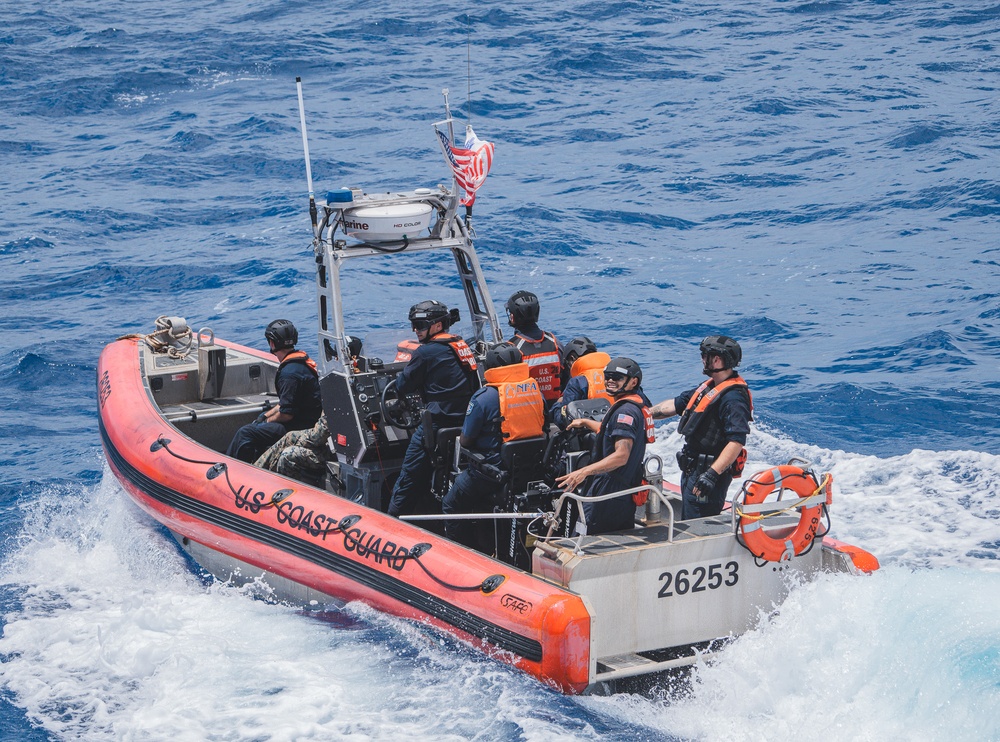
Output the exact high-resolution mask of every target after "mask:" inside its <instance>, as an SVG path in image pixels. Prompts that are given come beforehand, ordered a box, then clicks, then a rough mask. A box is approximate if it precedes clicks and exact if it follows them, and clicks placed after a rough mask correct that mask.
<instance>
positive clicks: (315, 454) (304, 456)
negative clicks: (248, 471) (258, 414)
mask: <svg viewBox="0 0 1000 742" xmlns="http://www.w3.org/2000/svg"><path fill="white" fill-rule="evenodd" d="M329 438H330V429H329V428H328V427H327V424H326V415H320V418H319V420H317V421H316V424H315V425H314V426H313V427H311V428H310V429H308V430H293V431H291V432H289V433H285V435H284V436H282V438H281V440H279V441H278V442H277V443H275V444H274V445H273V446H271V447H270V448H269V449H267V451H265V452H264V454H263V455H262V456H261V457H260V458H259V459H257V461H256V462H254V466H259V467H260V468H261V469H269V470H270V471H274V472H277V473H278V474H283V475H284V476H286V477H291V478H292V479H298V480H299V481H300V482H304V483H306V484H310V485H313V486H315V487H323V485H324V483H325V479H326V462H327V460H328V459H329V457H330V448H329V447H328V446H327V441H328V440H329Z"/></svg>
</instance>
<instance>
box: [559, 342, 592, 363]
mask: <svg viewBox="0 0 1000 742" xmlns="http://www.w3.org/2000/svg"><path fill="white" fill-rule="evenodd" d="M596 352H597V346H596V345H594V341H593V340H591V339H590V338H589V337H587V336H585V335H581V336H580V337H575V338H573V339H572V340H570V341H569V342H568V343H566V345H565V347H564V348H563V354H562V363H563V368H569V367H571V366H572V365H573V361H575V360H576V359H577V358H580V357H581V356H585V355H587V354H588V353H596Z"/></svg>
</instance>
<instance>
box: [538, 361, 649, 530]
mask: <svg viewBox="0 0 1000 742" xmlns="http://www.w3.org/2000/svg"><path fill="white" fill-rule="evenodd" d="M641 383H642V369H640V368H639V364H638V363H636V362H635V361H633V360H632V359H631V358H615V359H612V361H611V362H610V363H608V365H607V367H606V368H605V369H604V386H605V388H606V389H607V391H608V393H609V394H610V395H611V398H612V399H613V400H614V402H613V403H612V405H611V409H610V410H608V412H607V414H605V416H604V418H603V420H601V422H600V423H598V422H596V421H595V420H588V419H585V418H583V419H579V420H574V421H573V422H571V423H570V424H569V425H568V426H567V430H573V429H576V428H585V429H587V430H590V431H591V432H593V433H597V444H596V452H597V455H600V457H601V458H600V459H599V460H597V461H595V462H594V463H592V464H587V465H586V466H584V467H581V468H580V469H577V470H575V471H571V472H570V473H569V474H566V475H564V476H561V477H559V478H558V479H557V480H556V484H558V485H559V486H560V487H562V488H563V489H564V490H573V489H576V487H578V486H579V485H580V484H582V483H583V481H584V480H585V479H587V477H592V479H591V480H590V482H589V484H588V485H587V488H586V490H585V491H584V495H585V496H588V497H598V496H600V495H607V494H610V493H612V492H617V491H619V490H625V489H631V488H633V487H638V486H639V485H641V484H642V477H643V474H644V471H643V460H644V459H645V457H646V443H652V442H653V440H654V433H653V420H652V418H651V417H650V415H649V409H648V408H646V407H644V405H643V402H642V398H641V397H640V396H639V395H637V394H636V393H635V391H636V389H638V388H639V385H640V384H641ZM635 508H636V503H635V500H633V496H632V495H631V494H627V495H622V496H621V497H615V498H612V499H610V500H603V501H601V502H594V503H584V505H583V512H584V515H585V516H586V518H587V533H588V534H591V535H593V534H599V533H609V532H611V531H626V530H628V529H630V528H633V527H634V526H635Z"/></svg>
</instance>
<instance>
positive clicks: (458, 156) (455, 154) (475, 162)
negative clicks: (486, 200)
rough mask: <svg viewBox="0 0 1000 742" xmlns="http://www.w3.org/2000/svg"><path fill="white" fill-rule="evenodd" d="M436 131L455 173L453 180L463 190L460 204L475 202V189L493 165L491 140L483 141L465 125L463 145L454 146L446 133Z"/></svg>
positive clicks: (477, 188)
mask: <svg viewBox="0 0 1000 742" xmlns="http://www.w3.org/2000/svg"><path fill="white" fill-rule="evenodd" d="M435 131H437V135H438V138H439V139H440V140H441V151H442V152H444V156H445V158H446V159H447V160H448V164H449V165H451V169H452V171H453V172H454V173H455V180H457V181H458V185H459V186H460V187H461V188H462V190H464V191H465V198H463V199H462V206H472V204H474V203H475V202H476V191H477V190H479V186H481V185H482V184H483V182H484V181H485V180H486V176H487V175H489V174H490V167H492V166H493V149H494V145H493V142H484V141H481V140H480V139H479V137H477V136H476V132H474V131H473V130H472V127H471V126H466V127H465V146H464V147H456V146H454V145H453V144H452V143H451V142H450V141H449V139H448V135H447V134H445V133H444V132H442V131H441V130H440V129H435Z"/></svg>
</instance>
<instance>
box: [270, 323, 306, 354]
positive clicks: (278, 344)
mask: <svg viewBox="0 0 1000 742" xmlns="http://www.w3.org/2000/svg"><path fill="white" fill-rule="evenodd" d="M264 339H265V340H267V342H269V343H270V344H271V347H272V348H274V349H275V350H284V349H285V348H294V347H295V344H296V343H297V342H299V331H298V330H296V329H295V325H293V324H292V323H291V322H290V321H289V320H287V319H276V320H274V321H273V322H271V324H269V325H268V326H267V328H266V329H265V330H264Z"/></svg>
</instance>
